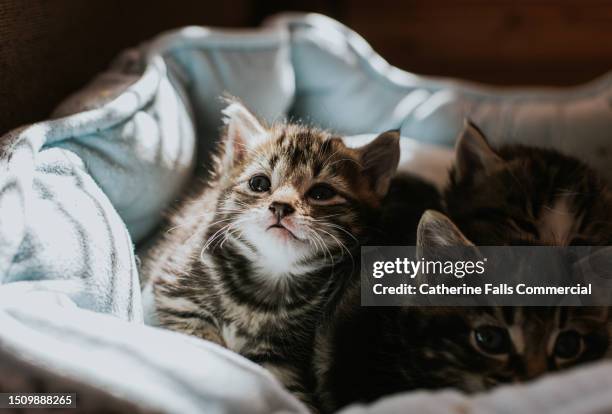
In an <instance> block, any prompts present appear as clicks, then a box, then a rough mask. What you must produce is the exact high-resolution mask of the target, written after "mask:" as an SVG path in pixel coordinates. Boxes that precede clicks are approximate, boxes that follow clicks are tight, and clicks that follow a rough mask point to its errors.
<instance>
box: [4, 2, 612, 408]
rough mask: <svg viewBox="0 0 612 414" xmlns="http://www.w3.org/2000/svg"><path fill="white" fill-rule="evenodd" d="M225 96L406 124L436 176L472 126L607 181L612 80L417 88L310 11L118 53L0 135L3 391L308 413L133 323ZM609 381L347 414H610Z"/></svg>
mask: <svg viewBox="0 0 612 414" xmlns="http://www.w3.org/2000/svg"><path fill="white" fill-rule="evenodd" d="M225 92H227V93H230V94H232V95H235V96H239V97H240V98H241V99H243V100H244V102H245V103H246V104H247V105H248V106H250V107H251V108H253V110H254V111H255V112H256V113H257V114H258V115H259V116H260V117H262V118H263V119H265V120H267V121H273V120H275V119H281V118H286V117H289V118H292V119H300V120H302V121H304V122H308V123H311V124H316V125H319V126H321V127H324V128H331V129H334V130H335V131H337V132H338V133H341V134H345V135H355V134H366V133H369V134H373V133H378V132H380V131H383V130H386V129H391V128H400V129H401V133H402V136H404V137H410V139H409V138H403V140H402V162H401V163H402V165H401V168H402V169H405V170H409V171H413V172H417V173H420V174H421V175H422V176H423V177H424V178H426V179H428V180H431V181H433V182H434V183H436V184H438V185H442V184H443V179H444V178H443V177H444V176H445V173H446V168H448V165H449V163H450V161H451V154H452V145H453V142H454V139H455V137H456V135H457V133H458V131H459V130H460V128H461V126H462V123H463V118H464V117H466V116H469V117H470V118H472V119H473V120H474V121H475V122H476V123H478V124H479V125H480V126H481V127H482V129H483V130H484V131H485V132H486V133H487V134H488V135H489V136H490V137H491V140H492V142H493V143H494V144H498V143H501V142H523V143H527V144H531V145H538V146H544V147H554V148H557V149H559V150H561V151H564V152H567V153H570V154H572V155H575V156H578V157H580V158H582V159H583V160H585V161H586V162H588V163H590V164H591V165H592V166H593V167H595V168H597V169H598V170H599V171H600V172H601V173H602V174H603V175H604V176H605V177H606V178H608V179H612V170H610V169H609V167H608V166H609V162H610V161H609V158H610V156H611V155H610V154H611V153H612V152H611V151H610V149H611V148H610V141H609V139H608V135H609V134H610V131H612V110H611V105H610V104H611V99H612V75H606V76H604V77H602V78H600V79H598V80H596V81H593V82H591V83H589V84H587V85H583V86H578V87H573V88H564V89H552V88H549V89H499V88H492V87H486V86H482V85H476V84H471V83H467V82H463V81H457V80H451V79H433V78H426V77H421V76H417V75H413V74H410V73H407V72H404V71H401V70H399V69H397V68H394V67H392V66H390V65H388V64H387V63H386V62H385V61H384V60H383V59H382V58H381V57H380V56H379V55H377V54H376V53H375V52H374V51H373V50H372V49H371V48H370V47H369V46H368V44H367V43H366V42H365V41H364V40H363V39H362V38H361V37H359V35H357V34H356V33H354V32H352V31H351V30H350V29H348V28H347V27H345V26H343V25H342V24H340V23H338V22H336V21H334V20H331V19H329V18H326V17H324V16H320V15H313V14H284V15H280V16H276V17H274V18H272V19H270V20H268V21H267V22H266V23H265V24H264V25H263V26H262V27H261V28H258V29H253V30H216V29H210V28H204V27H187V28H183V29H179V30H176V31H173V32H169V33H165V34H162V35H160V36H158V37H156V38H155V39H153V40H151V41H150V42H148V43H146V44H143V45H141V46H140V47H138V48H135V49H133V50H129V51H126V52H125V53H123V54H122V55H121V56H120V57H119V58H118V59H117V60H116V61H115V62H114V63H113V64H112V65H111V67H110V69H109V70H108V71H107V72H106V73H103V74H101V75H100V76H99V77H98V78H97V79H95V80H94V81H93V82H92V83H91V84H90V85H88V86H87V87H85V88H84V89H83V90H81V91H79V92H77V93H76V94H75V95H73V96H72V97H69V98H68V99H67V100H66V101H65V102H63V103H62V104H61V105H60V106H59V107H58V108H57V109H56V111H55V112H54V113H53V115H52V117H51V119H49V120H47V121H43V122H39V123H36V124H32V125H27V126H24V127H22V128H19V129H17V130H15V131H13V132H11V133H9V134H8V135H6V136H4V137H3V138H2V139H1V140H0V142H1V143H2V146H1V147H0V169H1V170H0V326H1V327H2V329H0V385H1V387H0V388H2V389H4V390H14V391H28V390H41V389H44V390H45V391H60V390H63V391H68V390H71V391H76V392H78V393H79V396H80V397H79V404H82V405H81V407H82V408H83V409H85V408H86V407H89V408H90V409H91V410H89V409H88V411H92V412H93V410H94V407H96V406H102V407H105V409H115V410H117V411H126V412H138V411H141V412H148V411H163V412H176V413H187V412H202V413H230V412H252V413H270V412H304V410H305V408H304V407H303V406H302V405H301V404H300V403H299V402H298V401H297V400H295V399H294V398H293V397H292V396H291V395H289V394H288V393H287V392H285V391H284V390H283V389H282V388H281V387H280V386H279V384H278V383H277V382H276V381H275V380H274V379H273V378H272V377H271V375H270V374H269V373H267V372H265V371H264V370H263V369H261V368H259V367H258V366H256V365H255V364H252V363H250V362H249V361H247V360H245V359H243V358H241V357H240V356H238V355H235V354H233V353H231V352H229V351H227V350H224V349H221V348H219V347H217V346H215V345H214V344H210V343H206V342H204V341H200V340H197V339H195V338H189V337H185V336H183V335H180V334H176V333H173V332H168V331H163V330H160V329H158V328H155V327H150V326H146V325H143V324H142V321H143V305H142V303H143V302H142V298H141V293H140V281H139V277H138V266H137V261H136V259H135V255H134V248H133V245H134V243H138V242H141V241H143V240H144V239H145V238H146V237H147V235H150V234H151V232H153V231H154V229H155V227H156V225H157V224H158V223H159V221H160V217H161V213H162V211H163V210H164V208H166V207H167V206H168V205H169V204H170V203H171V202H172V201H173V200H175V199H176V198H177V197H178V196H179V194H180V192H181V191H182V190H183V189H184V188H185V186H186V185H187V184H188V182H189V180H190V178H191V177H192V175H193V171H194V168H195V167H196V160H197V162H198V163H200V165H201V166H203V167H204V168H206V166H207V164H206V162H207V154H208V151H209V150H210V148H211V147H212V146H213V144H214V142H215V141H216V139H217V136H218V130H219V127H220V124H221V115H220V109H221V106H222V102H221V101H220V100H219V99H218V97H219V96H220V95H221V94H222V93H225ZM367 139H368V138H367V137H365V138H364V137H362V138H360V139H358V138H353V139H351V138H347V141H348V142H349V143H352V144H355V143H356V142H357V140H367ZM359 142H361V141H359ZM611 386H612V366H610V364H609V363H599V364H595V365H593V366H587V367H583V368H580V369H577V370H574V371H572V372H569V373H565V374H561V375H554V376H549V377H546V378H544V379H542V380H540V381H537V382H535V383H532V384H528V385H522V386H508V387H502V388H500V389H498V390H496V391H493V392H491V393H488V394H483V395H479V396H476V397H470V396H466V395H463V394H460V393H458V392H452V391H444V392H438V393H436V392H434V393H426V392H415V393H406V394H405V395H400V396H394V397H388V398H384V399H383V400H381V401H380V402H377V403H375V404H374V405H371V406H356V407H352V408H349V409H348V411H347V412H351V413H355V414H356V413H366V412H383V413H384V412H389V413H391V412H396V411H397V409H398V407H401V408H402V411H404V412H419V413H423V412H431V413H436V412H461V413H469V412H474V413H476V412H498V413H504V412H530V411H539V410H555V411H557V412H567V413H569V412H580V413H596V412H607V411H611V410H612V397H611V396H610V393H609V392H608V390H609V389H610V387H611ZM105 409H101V411H105Z"/></svg>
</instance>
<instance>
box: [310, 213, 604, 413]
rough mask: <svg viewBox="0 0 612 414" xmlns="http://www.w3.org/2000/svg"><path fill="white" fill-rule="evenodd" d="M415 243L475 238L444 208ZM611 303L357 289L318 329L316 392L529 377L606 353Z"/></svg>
mask: <svg viewBox="0 0 612 414" xmlns="http://www.w3.org/2000/svg"><path fill="white" fill-rule="evenodd" d="M417 244H418V245H419V246H424V245H426V246H430V247H436V246H437V247H440V246H455V245H471V242H470V241H469V240H468V239H467V238H466V236H465V235H463V234H462V233H461V231H460V230H459V229H458V228H457V226H455V225H454V224H453V223H452V222H451V221H450V220H449V219H448V218H447V217H446V216H444V215H442V214H441V213H437V212H433V211H430V212H427V213H425V214H424V215H423V218H422V219H421V222H420V224H419V229H418V242H417ZM608 350H609V325H608V309H607V308H601V307H599V308H594V307H591V308H589V307H573V308H561V307H554V308H553V307H536V308H525V307H477V308H474V307H461V308H458V307H457V308H453V307H420V308H418V307H388V308H362V307H360V291H359V289H353V290H352V291H351V292H350V294H347V296H346V297H345V300H344V301H343V302H342V303H341V305H340V306H339V307H338V308H337V311H336V317H335V319H334V323H333V324H330V325H328V326H327V327H325V328H324V329H323V330H322V331H321V332H320V335H319V336H318V341H317V348H316V351H317V354H316V359H315V362H316V366H317V368H318V374H319V378H320V382H319V398H320V399H321V401H322V405H323V407H324V409H325V410H326V411H327V412H332V411H334V410H336V409H338V408H340V407H342V406H344V405H347V404H349V403H352V402H356V401H362V402H368V401H373V400H375V399H377V398H379V397H381V396H384V395H388V394H392V393H397V392H402V391H407V390H414V389H439V388H446V387H455V388H458V389H461V390H464V391H467V392H475V391H481V390H485V389H487V388H490V387H492V386H494V385H497V384H499V383H507V382H519V381H526V380H529V379H532V378H535V377H537V376H539V375H542V374H543V373H546V372H552V371H557V370H561V369H565V368H568V367H571V366H574V365H576V364H580V363H584V362H588V361H593V360H596V359H599V358H601V357H603V356H604V355H605V354H606V353H607V352H608Z"/></svg>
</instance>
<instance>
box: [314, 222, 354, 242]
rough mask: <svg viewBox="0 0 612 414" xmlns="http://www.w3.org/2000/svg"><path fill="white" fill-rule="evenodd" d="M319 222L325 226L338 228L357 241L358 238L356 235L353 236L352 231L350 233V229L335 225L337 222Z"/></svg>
mask: <svg viewBox="0 0 612 414" xmlns="http://www.w3.org/2000/svg"><path fill="white" fill-rule="evenodd" d="M320 224H321V225H323V226H326V227H331V228H334V229H338V230H340V231H342V232H344V233H346V235H348V236H349V237H350V238H352V239H353V240H355V241H356V242H358V241H359V240H358V239H357V237H355V236H354V235H353V233H351V232H350V231H348V230H346V229H345V228H344V227H342V226H339V225H337V224H333V223H320Z"/></svg>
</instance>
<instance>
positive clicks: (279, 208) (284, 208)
mask: <svg viewBox="0 0 612 414" xmlns="http://www.w3.org/2000/svg"><path fill="white" fill-rule="evenodd" d="M270 211H271V212H272V214H274V215H275V216H276V219H277V220H278V221H280V220H281V219H282V218H283V217H285V216H288V215H289V214H291V213H293V212H294V211H295V209H294V208H293V207H291V205H289V204H287V203H279V202H278V201H274V202H272V204H270Z"/></svg>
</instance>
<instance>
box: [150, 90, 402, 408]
mask: <svg viewBox="0 0 612 414" xmlns="http://www.w3.org/2000/svg"><path fill="white" fill-rule="evenodd" d="M224 113H225V115H226V116H227V131H226V134H225V138H224V147H223V150H222V155H221V157H220V158H219V160H218V163H217V164H218V165H217V167H216V170H215V176H214V177H213V179H212V181H211V183H210V184H209V185H208V186H206V187H204V188H203V189H202V190H201V191H200V192H199V193H198V194H196V195H195V197H194V198H193V199H192V200H190V201H189V202H187V203H185V205H184V206H182V207H181V208H180V209H179V211H178V212H177V213H176V214H175V215H174V217H173V220H172V221H173V223H174V229H171V230H170V231H169V232H168V233H167V234H166V237H165V238H164V239H163V240H162V241H160V242H159V244H158V245H157V246H156V247H155V248H154V249H152V250H151V253H150V254H149V256H148V258H147V259H146V260H145V261H147V263H145V269H147V272H148V273H149V276H150V277H151V280H152V283H153V287H154V294H155V301H156V309H157V316H158V319H159V322H160V324H161V325H162V326H165V327H167V328H169V329H172V330H176V331H180V332H184V333H187V334H191V335H196V336H199V337H201V338H204V339H208V340H211V341H214V342H217V343H219V344H221V345H223V346H225V347H227V348H229V349H231V350H233V351H235V352H238V353H241V354H242V355H244V356H246V357H247V358H250V359H251V360H253V361H256V362H258V363H261V364H262V365H264V366H265V367H267V368H269V369H270V370H271V371H272V372H273V373H274V374H275V375H276V376H277V377H278V378H279V379H280V380H281V382H283V384H284V385H285V386H286V387H287V388H288V389H289V390H291V391H294V392H295V393H296V394H298V396H300V397H301V398H302V399H303V400H304V401H306V402H307V403H311V401H310V398H309V395H308V394H309V393H310V391H311V389H312V382H313V380H312V378H311V377H310V376H309V375H310V374H311V371H310V364H311V357H312V346H313V341H314V334H315V328H316V326H317V325H318V324H319V323H320V321H321V319H322V318H323V315H324V313H325V310H326V306H327V304H328V301H329V300H330V298H331V297H332V295H333V293H334V292H336V291H338V290H340V289H341V288H342V286H343V285H344V284H345V283H347V281H348V280H350V279H351V278H352V277H353V274H356V273H355V272H357V271H358V263H355V262H354V261H353V259H354V257H358V256H356V254H357V253H358V250H357V249H358V247H359V243H360V242H361V241H362V240H364V239H365V238H367V237H368V232H369V230H370V229H373V228H376V227H378V222H379V220H380V217H379V216H380V209H381V201H382V199H383V197H385V195H386V193H387V190H388V188H389V184H390V181H391V178H392V176H393V174H394V172H395V169H396V167H397V164H398V160H399V144H398V142H399V141H398V140H399V136H398V133H397V132H387V133H383V134H381V135H380V136H378V137H377V138H376V139H375V140H374V141H372V142H371V143H370V144H368V145H365V146H363V147H361V148H357V149H351V148H348V147H346V146H345V145H344V143H343V142H342V140H341V139H340V138H339V137H337V136H334V135H332V134H330V133H328V132H325V131H320V130H316V129H312V128H307V127H303V126H299V125H292V124H278V125H273V126H271V127H266V126H264V125H263V124H262V123H261V122H260V121H258V120H257V119H256V118H255V117H254V116H253V115H252V114H251V113H250V112H249V111H248V110H247V109H246V108H244V106H242V105H241V104H240V103H237V102H233V103H231V104H230V105H229V106H228V107H227V108H226V109H225V111H224Z"/></svg>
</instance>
